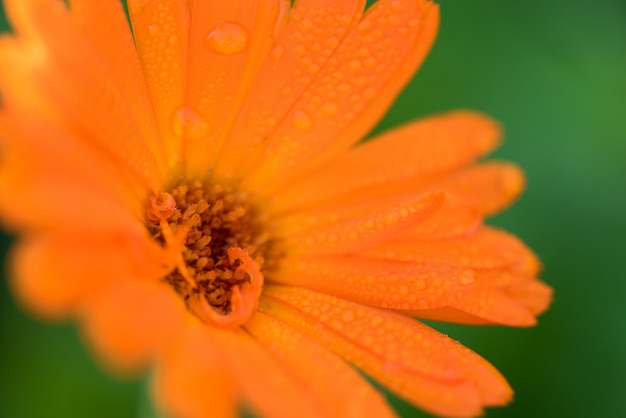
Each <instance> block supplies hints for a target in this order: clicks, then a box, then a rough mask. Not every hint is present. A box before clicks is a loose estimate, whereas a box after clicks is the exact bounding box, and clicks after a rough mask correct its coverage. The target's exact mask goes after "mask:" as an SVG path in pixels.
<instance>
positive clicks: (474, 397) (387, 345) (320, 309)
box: [261, 286, 511, 417]
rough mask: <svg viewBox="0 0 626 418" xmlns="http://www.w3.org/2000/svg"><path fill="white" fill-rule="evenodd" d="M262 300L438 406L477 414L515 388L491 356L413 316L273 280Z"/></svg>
mask: <svg viewBox="0 0 626 418" xmlns="http://www.w3.org/2000/svg"><path fill="white" fill-rule="evenodd" d="M266 289H267V292H266V295H265V296H264V298H262V301H261V307H262V309H263V311H264V312H266V313H267V314H268V315H271V316H274V317H276V318H278V319H280V320H281V321H283V322H286V323H288V324H290V325H291V326H293V327H294V328H296V329H297V330H299V331H301V332H302V333H304V334H305V335H307V336H309V337H311V338H313V339H315V340H316V341H318V342H320V343H322V344H323V345H325V346H326V347H328V348H329V349H331V350H333V351H334V352H336V353H337V354H339V355H341V356H342V357H344V358H345V359H347V360H348V361H350V362H352V363H354V364H355V365H356V366H357V367H359V368H360V369H362V370H363V371H364V372H365V373H367V374H369V375H371V376H372V377H373V378H374V379H376V380H378V381H380V382H381V383H382V384H384V385H385V386H387V387H388V388H389V389H390V390H392V391H393V392H395V393H396V394H398V395H399V396H401V397H403V398H405V399H407V400H408V401H410V402H412V403H414V404H416V405H418V406H420V407H421V408H423V409H425V410H426V411H429V412H431V413H434V414H438V415H445V416H455V417H457V416H458V417H464V416H475V415H477V414H478V413H479V412H480V410H481V406H484V405H496V404H503V403H506V402H508V400H509V399H510V396H511V390H510V388H509V386H508V385H507V383H506V381H505V380H504V378H503V377H502V376H501V375H500V374H499V373H498V372H497V371H496V370H495V369H493V367H492V366H491V365H489V363H487V362H486V361H485V360H484V359H482V358H480V357H479V356H477V355H476V354H474V353H473V352H471V351H470V350H468V349H465V348H464V347H462V346H461V345H460V344H458V343H457V342H455V341H453V340H451V339H449V338H447V337H445V336H443V335H442V334H440V333H438V332H437V331H434V330H433V329H431V328H429V327H427V326H425V325H423V324H421V323H419V322H417V321H415V320H412V319H410V318H407V317H404V316H401V315H397V314H394V313H391V312H388V311H383V310H377V309H373V308H366V307H364V306H360V305H357V304H354V303H350V302H345V301H342V300H341V299H337V298H334V297H332V296H329V295H325V294H320V293H315V292H311V291H307V290H304V289H297V288H286V287H277V286H268V287H267V288H266Z"/></svg>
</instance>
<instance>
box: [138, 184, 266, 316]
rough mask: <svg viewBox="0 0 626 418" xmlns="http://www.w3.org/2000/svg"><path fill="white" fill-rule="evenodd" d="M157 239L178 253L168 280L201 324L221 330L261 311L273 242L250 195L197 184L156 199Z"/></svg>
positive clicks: (151, 205) (150, 211)
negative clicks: (268, 258) (203, 322)
mask: <svg viewBox="0 0 626 418" xmlns="http://www.w3.org/2000/svg"><path fill="white" fill-rule="evenodd" d="M146 219H147V228H148V230H149V232H150V233H151V234H152V237H153V238H154V239H155V240H156V241H157V242H159V243H161V244H162V245H163V246H164V247H165V248H166V249H168V250H169V251H171V252H173V253H174V258H175V259H176V263H175V268H174V269H173V270H172V271H170V272H169V273H168V274H167V275H166V276H165V277H164V278H163V280H164V281H165V282H167V283H168V284H169V285H171V286H172V288H173V289H174V290H175V291H176V292H177V293H178V294H179V295H180V296H181V297H182V298H183V299H184V300H185V303H186V305H187V307H188V308H189V310H191V312H193V313H194V314H195V315H196V316H198V317H199V318H200V319H201V320H203V321H205V322H208V323H211V324H213V325H217V326H221V327H227V328H230V327H234V326H238V325H240V324H242V323H244V322H245V321H246V320H247V319H248V318H249V317H250V315H251V314H252V312H253V311H254V310H255V309H256V306H257V303H258V298H259V296H260V294H261V290H262V287H263V280H264V279H263V272H264V271H266V270H267V269H268V266H269V265H270V264H272V263H266V257H268V255H273V257H271V258H272V261H273V262H275V261H276V257H275V254H274V253H275V251H272V248H273V247H274V246H273V241H272V239H271V234H270V233H269V232H268V230H267V228H264V225H265V223H264V222H263V219H262V216H260V213H259V211H258V210H256V208H255V207H254V206H253V205H252V204H250V203H249V200H248V198H247V196H246V195H245V194H242V193H237V192H236V190H235V189H234V188H232V187H230V186H224V185H221V184H207V183H205V182H202V181H199V180H195V181H187V182H180V183H178V184H176V185H175V186H174V187H173V188H172V189H171V191H170V192H161V193H159V194H158V195H157V196H152V197H151V198H150V199H149V201H148V204H147V208H146Z"/></svg>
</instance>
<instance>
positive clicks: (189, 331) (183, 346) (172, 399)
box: [153, 318, 237, 418]
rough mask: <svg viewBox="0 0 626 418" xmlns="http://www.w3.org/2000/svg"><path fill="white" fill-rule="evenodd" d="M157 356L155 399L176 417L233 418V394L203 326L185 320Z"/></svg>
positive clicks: (219, 355)
mask: <svg viewBox="0 0 626 418" xmlns="http://www.w3.org/2000/svg"><path fill="white" fill-rule="evenodd" d="M179 331H180V332H179V333H178V334H177V335H175V336H174V338H172V339H171V340H170V341H169V344H168V346H167V347H166V348H165V349H164V350H163V353H162V354H161V355H160V356H159V359H158V367H157V372H156V375H155V376H154V382H153V392H154V398H155V399H154V400H155V402H156V403H157V405H160V406H161V407H162V408H163V410H164V411H166V412H168V413H169V414H171V416H172V417H176V418H206V417H215V418H235V417H236V416H237V405H236V391H235V384H234V382H233V379H232V376H231V375H230V373H229V370H228V367H227V366H226V364H225V363H224V356H223V353H222V352H221V351H220V348H219V346H218V345H217V344H216V342H215V341H213V340H212V339H211V338H210V334H208V333H207V332H206V330H205V325H204V324H202V323H201V322H199V321H198V320H197V319H196V318H188V320H186V321H185V325H184V326H183V327H182V328H181V329H180V330H179Z"/></svg>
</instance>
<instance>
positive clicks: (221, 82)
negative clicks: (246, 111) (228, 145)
mask: <svg viewBox="0 0 626 418" xmlns="http://www.w3.org/2000/svg"><path fill="white" fill-rule="evenodd" d="M281 7H283V8H288V7H289V6H288V5H286V4H284V3H283V2H282V1H279V0H272V1H259V0H254V1H252V2H230V1H198V2H195V3H194V4H193V9H192V12H191V23H190V34H189V59H188V78H187V105H188V106H189V107H188V108H187V109H186V112H187V120H185V121H183V122H184V123H183V126H182V128H183V130H184V131H185V132H184V135H185V141H184V147H185V165H186V169H187V172H188V173H189V174H188V175H190V176H193V175H196V176H206V173H207V171H208V170H209V168H210V167H212V166H213V165H214V163H215V157H216V156H217V154H218V151H219V147H220V146H221V143H222V141H223V137H224V135H225V134H226V132H227V131H228V128H229V127H230V125H231V124H232V122H233V119H234V117H235V116H236V112H237V110H238V109H239V107H240V105H241V102H242V100H244V98H245V95H246V92H247V91H248V89H249V87H250V84H251V82H252V81H253V80H254V78H255V77H256V74H257V72H258V71H259V67H260V66H261V64H262V63H263V61H264V60H265V58H266V57H267V55H268V53H269V50H270V49H271V46H272V44H273V42H274V39H273V32H274V31H275V29H276V26H277V25H280V20H281V19H282V18H283V17H282V16H280V15H279V13H280V9H281ZM193 115H195V116H193ZM192 116H193V117H194V118H195V119H194V118H192Z"/></svg>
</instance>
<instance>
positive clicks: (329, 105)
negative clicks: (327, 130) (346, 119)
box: [322, 102, 339, 116]
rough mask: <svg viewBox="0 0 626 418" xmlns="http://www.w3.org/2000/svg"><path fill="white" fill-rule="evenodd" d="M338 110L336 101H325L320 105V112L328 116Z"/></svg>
mask: <svg viewBox="0 0 626 418" xmlns="http://www.w3.org/2000/svg"><path fill="white" fill-rule="evenodd" d="M338 110H339V107H338V106H337V103H335V102H326V103H324V105H323V106H322V112H324V114H326V115H328V116H331V115H334V114H335V113H337V111H338Z"/></svg>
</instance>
